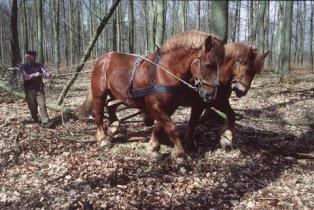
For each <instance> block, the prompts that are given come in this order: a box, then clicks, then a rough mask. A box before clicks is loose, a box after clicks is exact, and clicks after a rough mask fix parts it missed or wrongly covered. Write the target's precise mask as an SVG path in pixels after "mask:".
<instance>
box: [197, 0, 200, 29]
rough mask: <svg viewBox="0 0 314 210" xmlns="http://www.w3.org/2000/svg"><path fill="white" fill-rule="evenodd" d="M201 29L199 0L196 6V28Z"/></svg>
mask: <svg viewBox="0 0 314 210" xmlns="http://www.w3.org/2000/svg"><path fill="white" fill-rule="evenodd" d="M200 29H201V0H197V6H196V30H198V31H199V30H200Z"/></svg>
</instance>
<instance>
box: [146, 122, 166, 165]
mask: <svg viewBox="0 0 314 210" xmlns="http://www.w3.org/2000/svg"><path fill="white" fill-rule="evenodd" d="M163 131H164V130H163V127H162V125H161V123H159V122H157V123H156V124H155V127H154V129H153V133H152V136H151V138H150V140H149V142H148V145H147V153H148V154H149V155H151V156H152V158H153V159H155V160H157V159H159V158H160V153H159V150H160V145H159V140H160V136H161V134H162V132H163Z"/></svg>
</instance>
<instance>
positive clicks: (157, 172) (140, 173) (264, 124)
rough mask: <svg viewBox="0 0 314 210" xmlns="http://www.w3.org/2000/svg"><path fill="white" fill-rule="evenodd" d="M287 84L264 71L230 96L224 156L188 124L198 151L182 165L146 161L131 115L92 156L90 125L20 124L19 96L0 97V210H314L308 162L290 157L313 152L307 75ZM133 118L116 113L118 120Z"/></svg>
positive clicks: (78, 90)
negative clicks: (230, 124) (232, 122)
mask: <svg viewBox="0 0 314 210" xmlns="http://www.w3.org/2000/svg"><path fill="white" fill-rule="evenodd" d="M293 77H294V78H295V83H294V84H284V85H283V84H278V83H277V81H278V80H279V79H278V76H277V75H275V74H272V73H269V72H265V73H263V74H262V75H259V76H257V77H256V78H255V80H254V82H253V84H252V88H251V90H250V91H249V93H248V95H247V96H246V97H244V98H240V99H238V98H236V97H234V96H232V98H231V104H232V107H233V108H234V109H235V111H236V113H237V128H236V142H235V146H234V149H233V150H232V151H229V152H226V151H224V150H222V149H220V147H219V145H218V134H219V131H218V130H219V127H218V126H217V123H216V122H217V121H219V119H217V120H215V119H212V120H211V121H212V122H214V123H213V124H211V123H202V124H201V125H199V126H198V128H197V131H196V132H195V135H194V137H195V138H196V139H197V140H198V142H199V145H200V147H199V150H198V152H197V153H196V154H193V155H189V157H188V158H187V163H186V164H185V165H184V166H177V165H175V164H173V163H172V162H171V159H170V157H169V153H170V151H171V147H169V146H166V145H162V147H161V151H162V154H163V158H162V160H161V161H160V162H157V163H156V162H151V160H150V158H149V157H148V156H147V155H146V152H145V146H146V144H147V141H148V140H149V138H150V134H151V131H152V127H144V125H143V123H142V122H141V118H140V116H137V117H135V118H132V119H129V120H127V121H124V122H123V123H122V124H121V126H120V128H119V131H118V133H117V135H116V136H115V137H114V138H113V146H112V148H110V149H100V148H99V147H98V145H97V143H95V137H94V133H95V125H94V123H93V121H92V120H90V121H86V122H81V121H78V120H77V119H75V118H74V117H73V116H71V115H64V116H63V123H62V117H61V116H60V113H58V112H55V111H52V110H49V115H50V117H51V118H52V119H53V120H54V122H55V123H56V128H55V129H44V128H41V127H40V126H39V125H38V124H31V123H28V122H27V120H28V119H29V113H28V109H27V105H26V103H25V101H24V100H23V99H21V98H16V97H13V96H10V95H8V94H7V93H5V92H4V91H2V90H1V91H0V209H36V208H38V209H270V208H271V209H274V208H275V209H314V181H313V180H314V172H313V170H314V160H313V159H310V158H302V157H301V156H298V155H297V153H311V154H313V153H314V130H313V129H314V74H310V73H308V72H306V71H295V72H293ZM76 84H82V85H81V86H80V85H76V86H75V87H73V89H72V90H71V92H70V95H69V97H68V98H67V99H66V101H65V103H66V105H67V106H74V105H78V104H79V103H80V102H81V101H82V100H83V98H84V95H85V90H86V89H85V88H86V85H87V84H86V83H85V84H83V83H80V82H78V83H76ZM84 85H85V86H84ZM47 88H48V87H47ZM54 91H55V93H57V92H59V90H54ZM54 91H49V90H47V98H48V101H52V100H54V97H53V94H54ZM134 112H136V110H134V109H123V108H121V110H120V111H119V112H118V116H119V118H122V117H124V116H127V115H129V114H131V113H134ZM189 113H190V109H189V108H180V109H179V110H178V111H177V112H176V113H175V114H174V115H173V119H174V120H175V121H176V122H178V124H181V125H182V124H183V123H186V122H187V120H188V118H189ZM142 137H144V138H142Z"/></svg>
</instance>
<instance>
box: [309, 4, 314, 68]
mask: <svg viewBox="0 0 314 210" xmlns="http://www.w3.org/2000/svg"><path fill="white" fill-rule="evenodd" d="M313 20H314V4H313V1H311V19H310V42H311V43H310V62H311V69H312V71H314V55H313V54H314V52H313V50H314V49H313V44H314V43H313V41H314V40H313V36H314V32H313Z"/></svg>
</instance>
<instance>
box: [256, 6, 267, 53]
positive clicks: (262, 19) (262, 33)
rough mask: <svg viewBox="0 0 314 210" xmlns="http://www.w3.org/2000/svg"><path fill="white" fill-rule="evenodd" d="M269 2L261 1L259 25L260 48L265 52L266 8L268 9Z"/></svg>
mask: <svg viewBox="0 0 314 210" xmlns="http://www.w3.org/2000/svg"><path fill="white" fill-rule="evenodd" d="M267 4H268V1H261V2H260V5H261V11H260V15H259V24H258V38H259V39H258V46H259V47H260V48H261V49H262V51H263V52H264V48H265V30H264V25H265V13H266V8H267Z"/></svg>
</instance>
